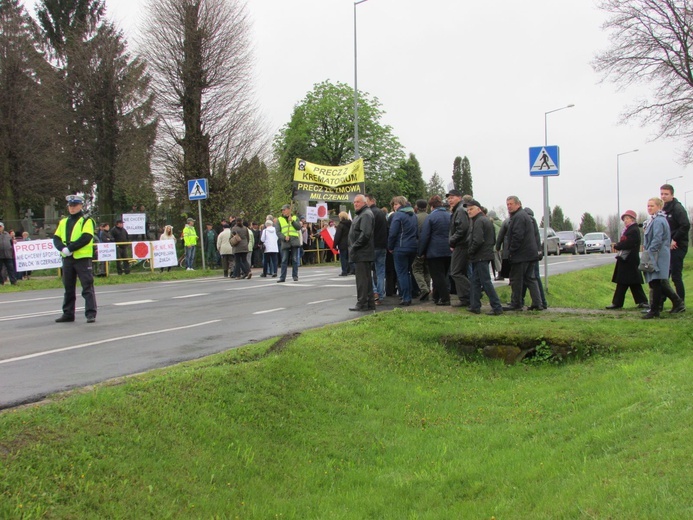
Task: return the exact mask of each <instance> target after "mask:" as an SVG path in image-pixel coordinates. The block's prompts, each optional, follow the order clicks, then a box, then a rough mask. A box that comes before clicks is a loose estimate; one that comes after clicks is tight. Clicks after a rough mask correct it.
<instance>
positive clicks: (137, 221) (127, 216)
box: [123, 213, 147, 235]
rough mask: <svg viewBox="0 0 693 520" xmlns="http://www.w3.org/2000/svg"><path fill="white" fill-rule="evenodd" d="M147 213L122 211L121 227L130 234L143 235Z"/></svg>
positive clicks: (145, 229)
mask: <svg viewBox="0 0 693 520" xmlns="http://www.w3.org/2000/svg"><path fill="white" fill-rule="evenodd" d="M146 220H147V215H146V214H145V213H123V227H124V228H125V230H126V231H127V232H128V233H130V234H131V235H144V234H145V233H146V232H147V228H146Z"/></svg>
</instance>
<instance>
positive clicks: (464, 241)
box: [445, 190, 469, 307]
mask: <svg viewBox="0 0 693 520" xmlns="http://www.w3.org/2000/svg"><path fill="white" fill-rule="evenodd" d="M445 196H446V197H447V199H448V203H449V204H450V208H451V209H452V215H451V216H450V236H449V240H448V241H449V245H450V250H451V251H452V257H451V258H450V278H452V281H453V282H455V292H456V293H457V297H458V298H459V302H458V303H456V304H455V303H453V304H451V305H452V306H453V307H467V306H468V305H469V278H468V277H467V274H468V269H469V215H468V214H467V209H466V208H465V207H464V204H463V202H462V193H460V191H459V190H450V193H446V194H445Z"/></svg>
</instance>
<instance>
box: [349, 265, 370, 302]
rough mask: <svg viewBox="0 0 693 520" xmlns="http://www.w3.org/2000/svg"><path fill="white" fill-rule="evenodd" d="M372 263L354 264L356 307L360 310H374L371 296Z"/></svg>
mask: <svg viewBox="0 0 693 520" xmlns="http://www.w3.org/2000/svg"><path fill="white" fill-rule="evenodd" d="M372 263H373V262H355V263H354V267H355V271H356V306H357V307H358V308H360V309H375V297H374V296H373V274H372V271H371V269H372V266H371V264H372Z"/></svg>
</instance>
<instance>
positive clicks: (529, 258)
mask: <svg viewBox="0 0 693 520" xmlns="http://www.w3.org/2000/svg"><path fill="white" fill-rule="evenodd" d="M505 205H506V207H507V208H508V213H509V214H510V227H509V228H508V260H509V261H510V285H511V287H512V297H511V298H510V305H508V306H507V307H503V310H505V311H521V310H522V287H523V286H527V289H529V294H530V296H531V298H532V305H531V306H530V307H529V310H536V311H539V310H543V307H542V304H541V294H540V293H539V286H538V285H537V279H536V277H535V275H534V262H536V261H537V260H538V259H539V254H538V253H539V248H540V245H539V244H537V240H536V236H535V234H534V222H533V221H532V217H530V216H529V215H528V214H527V213H526V212H525V210H524V209H523V208H522V202H520V199H518V198H517V197H515V196H514V195H511V196H510V197H508V198H507V199H506V201H505Z"/></svg>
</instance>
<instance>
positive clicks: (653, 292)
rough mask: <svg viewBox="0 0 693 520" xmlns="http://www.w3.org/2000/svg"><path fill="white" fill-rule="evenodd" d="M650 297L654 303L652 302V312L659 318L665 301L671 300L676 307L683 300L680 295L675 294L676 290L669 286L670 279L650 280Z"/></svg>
mask: <svg viewBox="0 0 693 520" xmlns="http://www.w3.org/2000/svg"><path fill="white" fill-rule="evenodd" d="M649 285H650V296H651V297H652V301H651V302H650V312H652V313H654V314H655V315H656V316H659V313H660V310H659V309H661V308H662V305H664V299H665V298H669V299H670V300H671V302H672V303H673V304H674V306H676V305H678V304H679V303H681V301H682V300H681V298H680V297H679V295H678V294H676V293H675V292H674V289H672V288H671V285H669V279H668V278H667V279H666V280H650V282H649Z"/></svg>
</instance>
